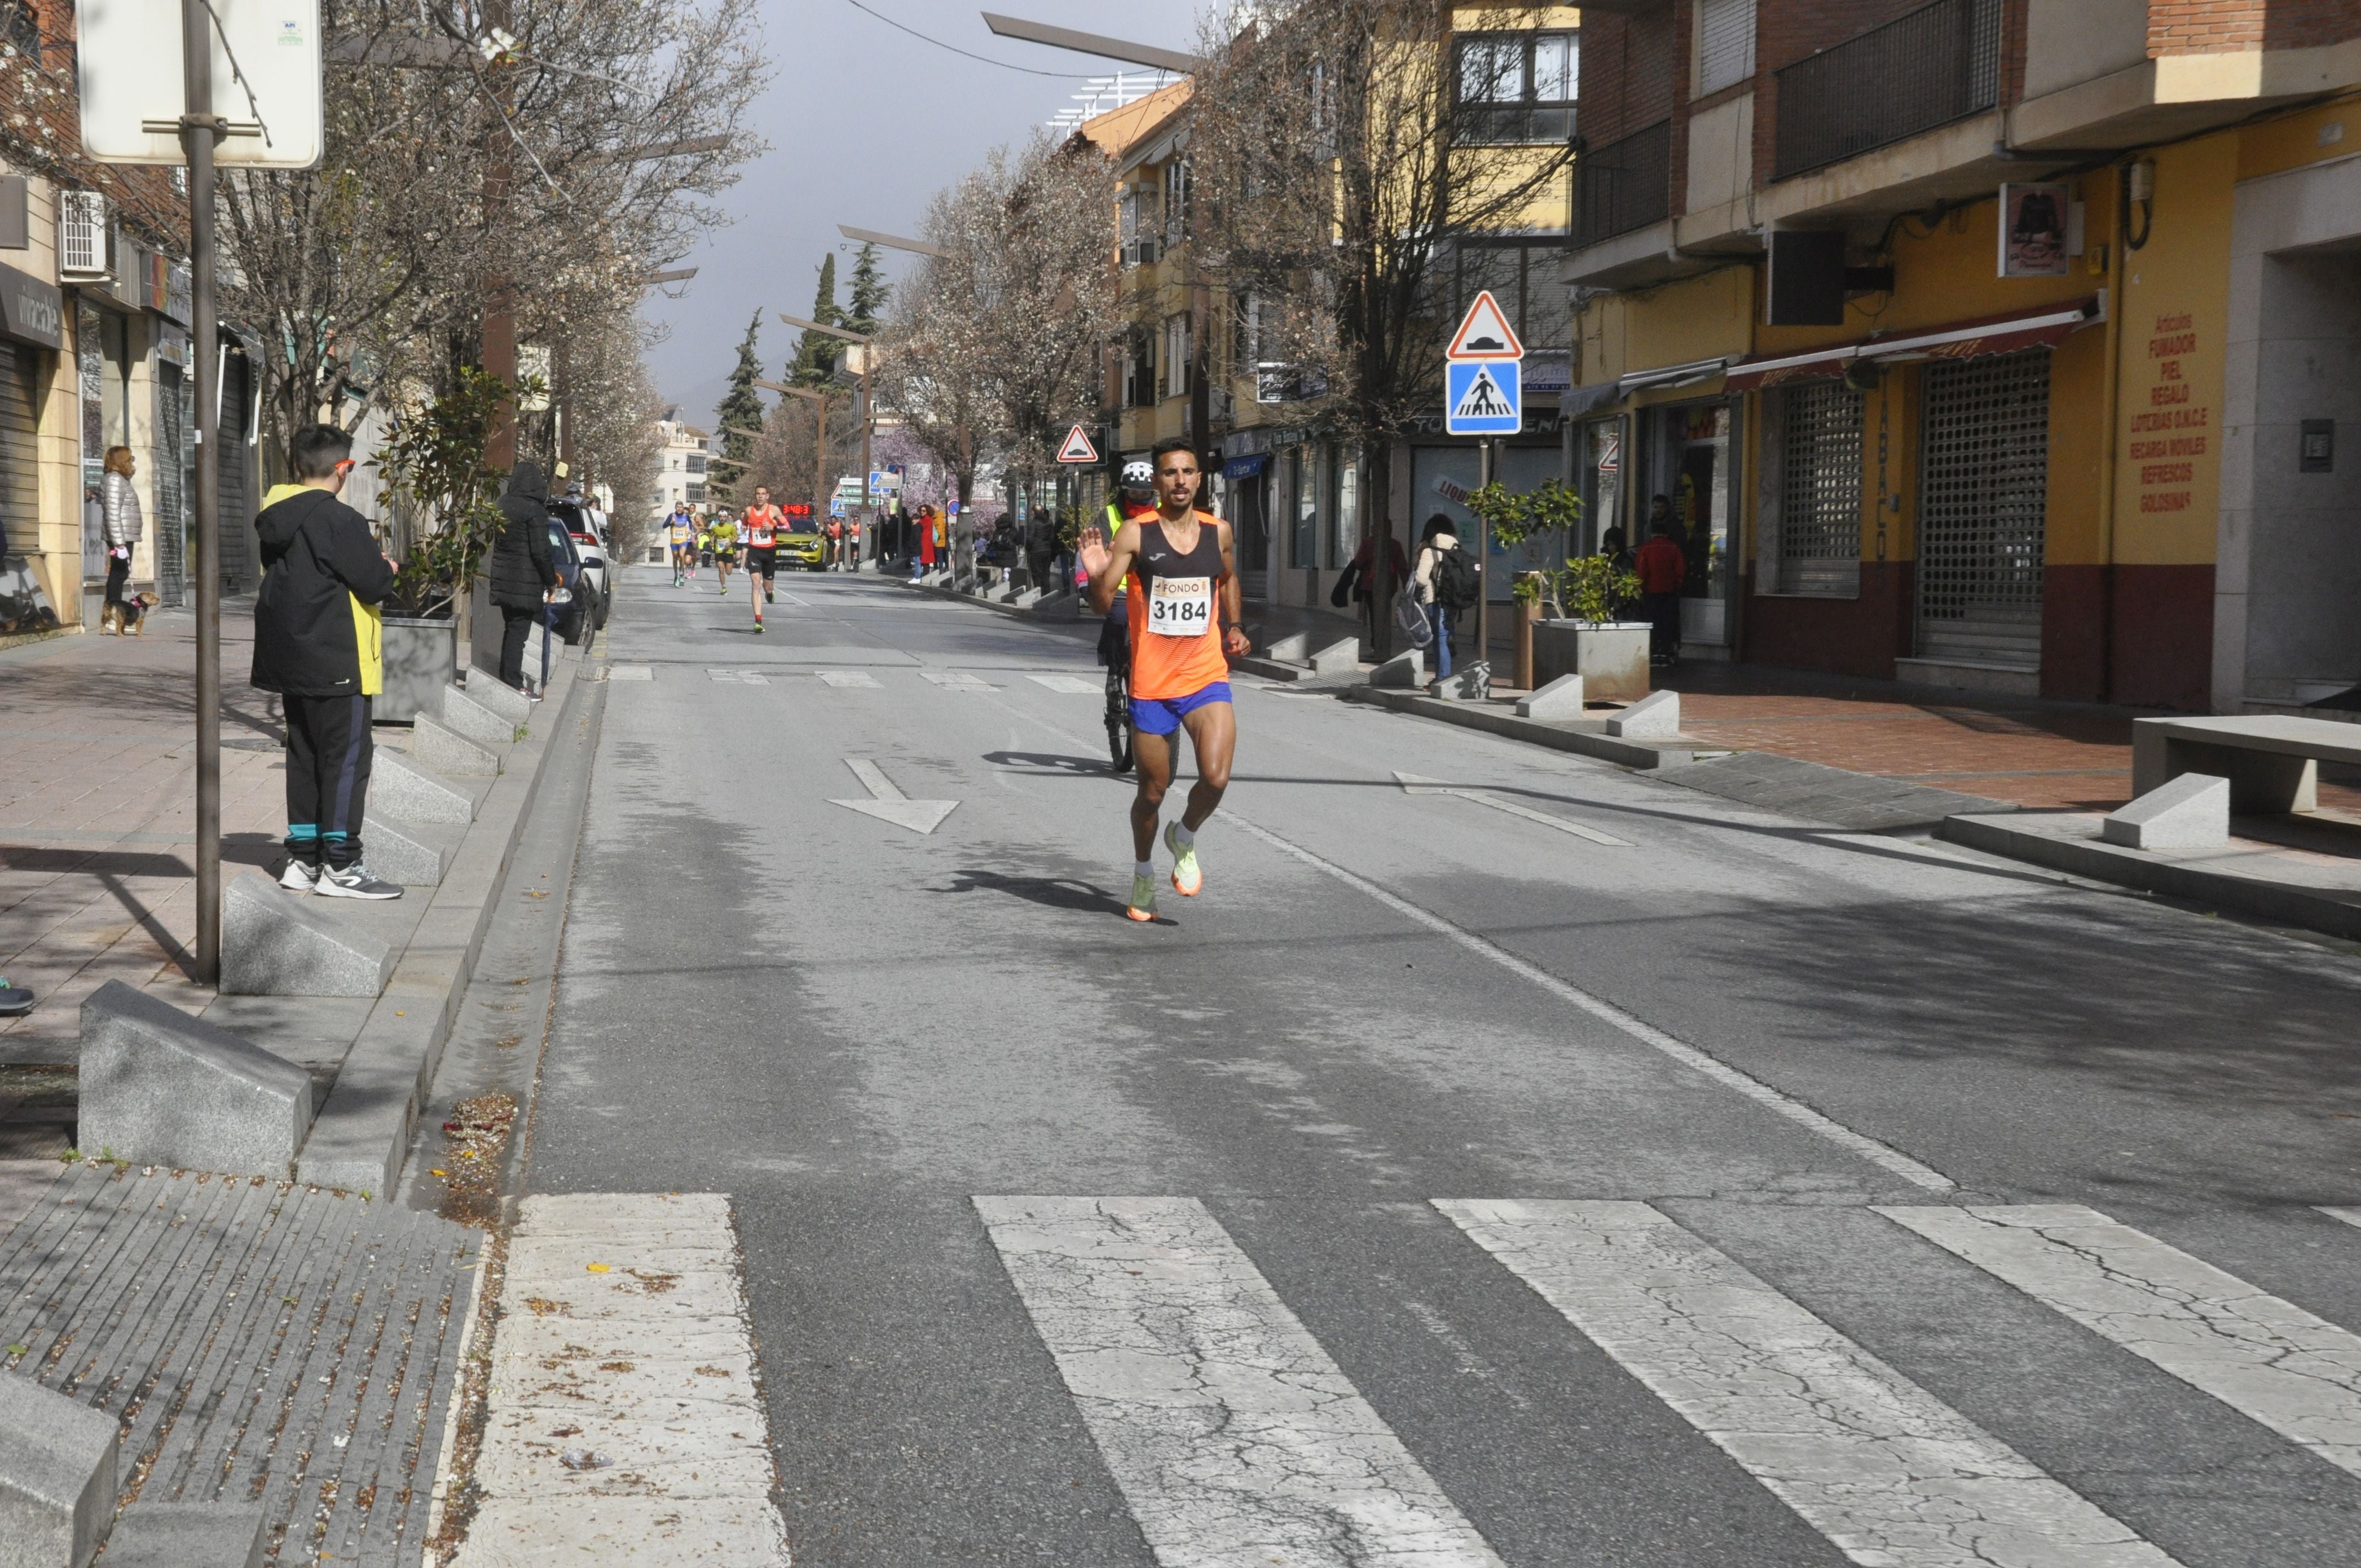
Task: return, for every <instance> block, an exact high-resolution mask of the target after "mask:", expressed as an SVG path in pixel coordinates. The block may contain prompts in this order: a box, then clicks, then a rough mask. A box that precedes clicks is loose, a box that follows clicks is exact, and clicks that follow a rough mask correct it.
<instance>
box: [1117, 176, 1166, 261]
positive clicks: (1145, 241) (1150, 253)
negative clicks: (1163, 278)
mask: <svg viewBox="0 0 2361 1568" xmlns="http://www.w3.org/2000/svg"><path fill="white" fill-rule="evenodd" d="M1158 201H1159V197H1158V195H1157V192H1156V187H1155V186H1153V185H1138V186H1135V187H1133V188H1132V189H1131V190H1129V191H1126V192H1124V196H1123V204H1122V209H1121V210H1122V214H1123V264H1124V265H1125V266H1126V267H1147V266H1151V265H1153V264H1154V263H1155V260H1156V258H1157V257H1158V255H1159V254H1160V251H1159V246H1158V240H1157V218H1156V213H1157V203H1158Z"/></svg>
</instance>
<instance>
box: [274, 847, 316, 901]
mask: <svg viewBox="0 0 2361 1568" xmlns="http://www.w3.org/2000/svg"><path fill="white" fill-rule="evenodd" d="M319 882H320V871H319V868H318V867H316V866H314V865H313V864H312V863H311V862H310V861H299V860H296V859H295V858H294V857H292V856H290V857H289V858H288V861H287V869H286V870H285V871H283V872H280V873H279V885H280V886H281V887H283V888H285V889H286V890H287V891H288V892H290V893H311V892H313V891H315V890H316V889H317V888H318V886H319Z"/></svg>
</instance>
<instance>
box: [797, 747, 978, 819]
mask: <svg viewBox="0 0 2361 1568" xmlns="http://www.w3.org/2000/svg"><path fill="white" fill-rule="evenodd" d="M844 765H845V766H846V767H848V768H851V770H852V776H853V777H854V778H857V779H859V780H860V781H861V782H862V785H863V786H864V787H865V788H867V790H868V791H869V794H870V795H871V797H872V798H870V799H868V800H831V801H829V805H830V806H843V807H844V808H845V809H847V810H849V811H858V812H859V813H861V814H862V816H863V817H876V818H877V819H878V820H879V821H881V822H891V823H893V824H895V826H897V827H901V828H908V829H909V830H910V831H911V832H913V833H931V832H933V831H934V830H935V829H936V828H939V827H941V826H942V825H943V818H944V817H949V816H950V814H951V812H952V811H953V810H955V809H956V808H957V807H958V806H959V802H958V801H956V800H912V799H911V798H910V797H909V796H908V795H904V794H903V793H902V792H901V790H900V789H899V788H897V787H896V786H895V783H894V781H893V780H892V779H889V778H887V777H886V776H885V770H884V769H883V768H881V767H879V766H878V765H877V764H876V763H874V762H871V761H870V760H869V759H868V758H866V757H847V758H845V759H844Z"/></svg>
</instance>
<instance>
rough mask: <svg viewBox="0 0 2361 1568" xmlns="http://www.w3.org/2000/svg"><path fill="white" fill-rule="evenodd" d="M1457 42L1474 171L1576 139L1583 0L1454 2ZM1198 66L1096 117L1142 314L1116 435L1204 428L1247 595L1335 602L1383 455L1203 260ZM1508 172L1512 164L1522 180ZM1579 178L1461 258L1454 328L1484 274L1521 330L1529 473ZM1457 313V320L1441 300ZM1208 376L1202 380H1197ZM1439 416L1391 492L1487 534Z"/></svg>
mask: <svg viewBox="0 0 2361 1568" xmlns="http://www.w3.org/2000/svg"><path fill="white" fill-rule="evenodd" d="M1453 21H1454V27H1455V31H1454V33H1453V35H1452V38H1451V41H1450V45H1449V48H1450V50H1451V57H1450V59H1449V60H1446V61H1444V62H1443V63H1444V69H1446V70H1448V71H1451V72H1452V74H1453V80H1454V82H1455V91H1456V92H1457V93H1458V94H1459V98H1458V101H1457V102H1458V106H1459V108H1460V109H1461V110H1462V111H1463V112H1462V113H1459V114H1457V115H1455V125H1456V126H1457V130H1458V133H1459V137H1460V141H1461V145H1460V146H1459V147H1458V148H1455V151H1454V157H1455V159H1456V160H1457V162H1458V165H1459V168H1460V170H1462V173H1463V177H1464V178H1466V179H1468V180H1470V181H1484V180H1487V179H1488V178H1491V177H1492V176H1493V175H1494V173H1495V172H1497V171H1499V170H1511V171H1513V170H1516V169H1518V168H1519V167H1520V166H1521V165H1522V163H1523V161H1524V160H1525V159H1527V158H1528V157H1529V156H1530V155H1531V153H1532V149H1533V148H1548V147H1554V148H1563V147H1564V145H1565V141H1566V139H1567V137H1569V136H1570V135H1571V134H1572V130H1573V120H1574V113H1575V103H1574V99H1575V85H1576V59H1577V57H1578V54H1579V49H1580V37H1579V27H1580V21H1581V13H1580V12H1579V11H1578V10H1576V8H1574V7H1571V6H1560V5H1534V6H1514V7H1503V6H1488V7H1480V8H1479V7H1465V8H1457V9H1455V10H1454V12H1453ZM1190 115H1191V104H1190V98H1189V83H1188V82H1180V83H1176V84H1174V85H1173V86H1171V87H1168V88H1166V89H1164V90H1163V91H1161V92H1159V93H1153V94H1150V95H1149V96H1148V97H1146V98H1143V99H1141V100H1139V101H1138V102H1137V104H1130V105H1126V107H1125V108H1123V109H1118V110H1115V111H1112V112H1110V113H1108V114H1106V115H1100V116H1097V117H1096V118H1094V119H1093V120H1090V121H1086V122H1085V123H1084V124H1083V125H1082V127H1081V134H1082V135H1084V136H1087V137H1090V138H1091V139H1092V140H1093V141H1094V142H1096V143H1097V144H1098V145H1099V146H1100V147H1101V148H1104V150H1105V151H1106V152H1107V153H1108V155H1109V156H1110V157H1112V158H1113V159H1115V163H1116V169H1117V180H1118V214H1117V223H1116V227H1117V259H1118V265H1119V267H1120V268H1121V271H1122V279H1123V290H1124V295H1123V297H1124V301H1125V313H1126V316H1127V318H1128V322H1129V325H1128V328H1127V331H1126V336H1125V338H1124V340H1123V341H1122V342H1121V343H1120V344H1119V345H1116V349H1115V353H1114V354H1113V355H1112V356H1111V359H1110V365H1109V374H1108V388H1107V400H1108V402H1109V404H1110V405H1111V406H1112V407H1114V408H1115V409H1117V410H1118V411H1119V415H1118V419H1117V422H1116V427H1115V433H1116V441H1115V445H1116V448H1117V450H1116V452H1115V454H1114V455H1115V457H1116V458H1117V460H1118V461H1119V460H1120V459H1122V458H1124V457H1128V456H1138V455H1146V454H1147V452H1148V450H1149V448H1150V447H1152V446H1153V445H1154V444H1155V443H1156V442H1157V441H1159V440H1161V439H1164V438H1166V437H1169V436H1176V435H1191V436H1193V437H1195V438H1196V439H1197V441H1198V444H1199V445H1200V447H1201V449H1202V450H1204V451H1206V452H1207V453H1208V454H1209V455H1212V456H1213V458H1214V459H1215V460H1217V461H1218V464H1219V466H1218V467H1217V468H1215V470H1214V472H1213V477H1212V486H1211V499H1212V504H1213V506H1214V507H1215V508H1216V510H1219V511H1220V512H1221V513H1222V515H1224V517H1226V518H1228V519H1229V520H1230V521H1231V522H1232V523H1233V525H1234V526H1235V531H1236V540H1237V552H1238V561H1239V575H1240V576H1241V578H1242V587H1243V588H1244V590H1245V594H1246V598H1248V599H1250V600H1256V601H1261V602H1269V603H1276V604H1288V605H1303V606H1324V605H1326V604H1327V603H1328V597H1329V593H1330V591H1331V589H1333V587H1334V585H1335V581H1336V578H1337V577H1338V576H1339V575H1340V574H1341V573H1342V572H1343V570H1344V569H1345V567H1346V566H1347V565H1350V564H1351V562H1352V559H1353V556H1354V554H1356V551H1358V549H1359V548H1360V544H1361V541H1362V538H1363V535H1364V533H1365V532H1367V531H1369V530H1373V529H1375V528H1376V527H1377V526H1378V520H1376V519H1375V518H1373V517H1371V516H1369V515H1367V514H1368V510H1369V509H1368V506H1367V498H1368V497H1369V496H1371V495H1372V494H1373V493H1374V487H1373V485H1372V483H1371V478H1370V474H1369V470H1368V463H1369V458H1368V456H1367V454H1365V453H1364V452H1362V451H1361V450H1359V449H1358V448H1357V447H1355V446H1353V445H1351V444H1346V443H1344V442H1339V441H1337V440H1334V439H1332V438H1329V437H1328V436H1326V435H1324V434H1323V433H1322V432H1321V430H1320V428H1319V426H1318V424H1317V422H1316V419H1315V417H1314V415H1315V414H1316V406H1317V402H1318V400H1319V398H1320V397H1321V395H1322V394H1323V391H1324V388H1323V387H1322V386H1320V385H1317V384H1309V385H1307V384H1306V382H1305V378H1303V377H1302V376H1301V374H1299V373H1298V371H1297V370H1296V368H1295V367H1291V366H1289V365H1286V364H1282V363H1279V362H1277V361H1275V360H1274V359H1273V358H1272V357H1271V356H1270V353H1269V351H1268V348H1267V347H1266V345H1265V343H1264V334H1263V332H1262V330H1261V309H1260V305H1259V304H1258V302H1257V301H1255V300H1253V299H1251V298H1246V299H1234V298H1232V297H1230V295H1229V294H1228V293H1227V291H1225V290H1224V289H1223V288H1222V287H1221V286H1220V284H1219V283H1218V282H1217V281H1215V282H1210V283H1209V282H1208V281H1207V280H1206V279H1205V278H1204V277H1203V275H1202V272H1201V271H1200V270H1199V269H1197V268H1196V266H1195V264H1194V258H1193V246H1194V236H1193V235H1192V233H1191V189H1190V167H1189V138H1190ZM1518 178H1519V177H1518V176H1517V175H1516V174H1514V173H1513V172H1511V173H1510V176H1509V178H1508V180H1507V181H1506V182H1507V183H1509V184H1510V185H1514V184H1516V183H1517V181H1518ZM1572 197H1573V192H1572V182H1571V181H1564V182H1553V183H1552V184H1551V186H1550V189H1549V190H1548V192H1547V193H1546V194H1545V195H1543V197H1542V198H1541V199H1539V200H1537V201H1536V202H1534V203H1531V205H1530V207H1529V209H1528V210H1525V211H1521V212H1519V213H1516V214H1513V221H1509V222H1504V223H1503V224H1502V225H1499V229H1498V232H1491V231H1488V232H1486V233H1484V234H1482V235H1478V236H1459V238H1458V239H1457V241H1456V242H1455V244H1453V245H1452V246H1450V247H1448V254H1447V256H1446V257H1445V258H1444V262H1443V270H1444V273H1445V274H1446V276H1445V278H1444V280H1443V281H1444V289H1443V290H1442V291H1440V293H1439V296H1438V299H1437V302H1436V303H1437V313H1436V319H1435V321H1434V322H1433V332H1434V333H1435V334H1436V338H1437V342H1438V344H1439V343H1440V341H1441V339H1442V337H1443V336H1444V335H1445V334H1448V333H1449V332H1450V330H1451V328H1452V326H1453V325H1454V324H1455V322H1456V321H1457V318H1458V314H1459V313H1460V312H1461V311H1462V310H1463V309H1464V308H1465V306H1466V302H1467V301H1469V300H1470V299H1472V298H1473V297H1474V295H1475V293H1476V291H1477V290H1479V289H1487V288H1488V289H1490V290H1491V291H1493V293H1494V294H1495V296H1496V297H1497V298H1499V300H1500V301H1501V302H1503V304H1504V305H1505V306H1506V308H1507V309H1508V311H1509V312H1510V316H1511V319H1512V321H1513V323H1514V324H1515V325H1516V326H1517V328H1518V330H1519V332H1520V333H1521V334H1522V336H1523V339H1524V344H1525V346H1526V348H1527V350H1528V356H1527V358H1526V361H1525V379H1524V386H1525V397H1526V420H1525V428H1524V432H1523V433H1522V434H1521V435H1520V436H1518V437H1516V438H1514V439H1511V440H1509V441H1506V442H1503V443H1501V444H1500V448H1499V462H1500V470H1499V471H1500V477H1502V478H1503V479H1504V480H1506V481H1507V482H1509V483H1510V484H1512V485H1520V486H1523V487H1526V488H1530V487H1531V486H1532V485H1535V484H1538V483H1539V482H1540V481H1541V480H1542V479H1543V478H1544V477H1554V476H1555V475H1557V474H1558V473H1559V472H1560V471H1561V469H1562V467H1563V463H1564V459H1563V452H1562V441H1561V437H1560V433H1559V428H1558V425H1559V414H1558V411H1557V400H1558V395H1559V394H1560V393H1561V392H1563V391H1564V390H1565V389H1566V388H1567V387H1569V386H1570V385H1571V375H1572V354H1571V318H1570V316H1569V314H1568V312H1567V307H1566V296H1565V285H1564V282H1563V280H1562V279H1561V278H1560V276H1559V263H1560V258H1561V256H1562V253H1563V250H1564V247H1565V243H1566V236H1567V233H1568V227H1569V224H1570V222H1571V217H1572ZM1445 316H1448V317H1449V318H1450V319H1448V320H1445V319H1443V318H1444V317H1445ZM1201 378H1202V382H1203V385H1202V386H1200V385H1199V381H1200V379H1201ZM1437 402H1438V407H1437V409H1436V411H1435V413H1434V415H1433V418H1432V419H1430V420H1428V421H1426V422H1423V423H1422V425H1421V426H1420V427H1419V428H1418V429H1416V430H1414V431H1412V432H1411V433H1409V437H1408V439H1406V440H1404V441H1402V442H1400V443H1398V444H1396V446H1395V448H1394V451H1393V465H1394V468H1393V472H1392V474H1391V475H1390V476H1389V478H1390V480H1391V483H1390V486H1389V494H1390V495H1391V496H1392V498H1393V510H1394V517H1393V519H1392V520H1391V521H1392V523H1393V526H1394V527H1395V529H1396V532H1398V533H1400V534H1404V535H1407V534H1408V533H1409V532H1411V531H1412V530H1413V529H1414V527H1415V524H1416V523H1417V522H1418V521H1422V520H1423V519H1424V518H1426V517H1427V516H1429V515H1431V514H1433V513H1434V512H1438V511H1439V512H1442V513H1444V515H1446V516H1449V517H1451V518H1452V519H1453V520H1454V521H1455V522H1456V523H1458V524H1459V525H1461V526H1462V528H1463V530H1464V531H1465V532H1466V533H1467V534H1468V536H1469V537H1471V538H1472V537H1474V532H1475V530H1474V521H1473V519H1472V517H1471V516H1470V515H1469V514H1468V513H1467V512H1466V509H1465V507H1464V506H1463V505H1462V504H1461V503H1462V502H1463V501H1464V499H1466V495H1467V494H1468V493H1469V492H1470V491H1472V490H1474V489H1475V488H1477V465H1478V457H1477V449H1476V445H1475V444H1474V443H1473V442H1472V441H1469V440H1466V439H1460V438H1453V437H1449V436H1446V435H1444V433H1443V428H1442V425H1443V421H1442V411H1441V409H1440V406H1439V405H1440V392H1439V390H1438V393H1437ZM1565 543H1566V542H1562V541H1556V540H1543V541H1535V542H1532V543H1531V544H1530V545H1527V546H1523V547H1521V548H1520V549H1519V550H1517V551H1515V552H1503V553H1501V554H1500V555H1499V561H1498V563H1497V565H1498V566H1499V569H1497V570H1495V571H1494V572H1492V573H1490V574H1488V581H1490V582H1491V583H1492V585H1493V586H1494V588H1495V590H1496V591H1497V592H1498V593H1499V595H1500V596H1501V597H1503V598H1505V597H1506V596H1507V594H1508V592H1509V585H1510V579H1511V577H1512V576H1513V574H1514V572H1515V571H1516V570H1517V569H1518V568H1520V567H1521V566H1525V565H1539V564H1543V561H1544V559H1545V558H1550V557H1554V556H1561V555H1562V554H1563V551H1564V548H1565Z"/></svg>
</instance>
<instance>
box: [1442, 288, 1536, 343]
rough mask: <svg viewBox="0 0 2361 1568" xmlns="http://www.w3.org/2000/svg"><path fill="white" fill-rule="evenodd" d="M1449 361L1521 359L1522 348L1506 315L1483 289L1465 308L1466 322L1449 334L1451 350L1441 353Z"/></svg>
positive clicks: (1490, 294) (1489, 292)
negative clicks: (1449, 359)
mask: <svg viewBox="0 0 2361 1568" xmlns="http://www.w3.org/2000/svg"><path fill="white" fill-rule="evenodd" d="M1444 356H1445V357H1446V358H1451V359H1522V358H1523V357H1524V356H1525V345H1523V344H1522V343H1520V342H1519V341H1517V329H1516V328H1514V327H1512V326H1510V324H1509V317H1508V313H1506V312H1505V311H1503V310H1501V309H1500V302H1499V301H1498V300H1495V299H1494V298H1492V291H1491V290H1489V289H1486V290H1483V291H1480V292H1478V293H1477V296H1476V302H1475V303H1473V304H1471V305H1469V306H1468V307H1467V316H1466V320H1464V321H1462V322H1461V323H1459V330H1458V331H1457V332H1455V333H1454V334H1451V346H1450V347H1449V348H1448V349H1446V350H1444Z"/></svg>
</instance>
